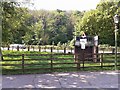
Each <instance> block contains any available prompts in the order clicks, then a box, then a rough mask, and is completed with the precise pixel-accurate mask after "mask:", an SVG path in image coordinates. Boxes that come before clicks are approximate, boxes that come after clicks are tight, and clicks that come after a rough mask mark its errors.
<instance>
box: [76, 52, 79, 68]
mask: <svg viewBox="0 0 120 90" xmlns="http://www.w3.org/2000/svg"><path fill="white" fill-rule="evenodd" d="M79 57H80V54H78V55H77V58H76V59H77V60H76V61H77V70H79V69H80V58H79Z"/></svg>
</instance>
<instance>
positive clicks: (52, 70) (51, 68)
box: [50, 47, 53, 71]
mask: <svg viewBox="0 0 120 90" xmlns="http://www.w3.org/2000/svg"><path fill="white" fill-rule="evenodd" d="M52 52H53V48H52V47H51V59H50V60H51V71H53V59H52V58H53V53H52Z"/></svg>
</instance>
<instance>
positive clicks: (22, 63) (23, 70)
mask: <svg viewBox="0 0 120 90" xmlns="http://www.w3.org/2000/svg"><path fill="white" fill-rule="evenodd" d="M22 72H23V73H24V54H22Z"/></svg>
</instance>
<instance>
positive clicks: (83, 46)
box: [80, 39, 87, 49]
mask: <svg viewBox="0 0 120 90" xmlns="http://www.w3.org/2000/svg"><path fill="white" fill-rule="evenodd" d="M86 43H87V39H80V44H81V49H85V44H86Z"/></svg>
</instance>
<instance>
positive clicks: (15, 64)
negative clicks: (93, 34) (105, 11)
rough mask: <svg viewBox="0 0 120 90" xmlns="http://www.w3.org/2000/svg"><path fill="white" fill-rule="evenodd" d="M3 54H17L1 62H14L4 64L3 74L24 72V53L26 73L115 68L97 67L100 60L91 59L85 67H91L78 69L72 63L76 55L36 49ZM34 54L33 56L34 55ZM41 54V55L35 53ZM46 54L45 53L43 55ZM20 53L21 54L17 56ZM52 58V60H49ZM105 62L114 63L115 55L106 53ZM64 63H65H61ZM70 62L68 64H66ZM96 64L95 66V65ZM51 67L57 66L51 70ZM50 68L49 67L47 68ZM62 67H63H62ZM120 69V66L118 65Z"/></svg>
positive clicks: (86, 62) (106, 64)
mask: <svg viewBox="0 0 120 90" xmlns="http://www.w3.org/2000/svg"><path fill="white" fill-rule="evenodd" d="M2 54H3V55H6V54H11V55H16V56H4V57H3V58H4V60H3V61H2V62H1V63H2V65H5V64H7V65H9V64H12V66H2V73H3V74H22V70H21V69H22V54H27V55H25V56H24V58H25V60H24V64H25V66H24V69H27V70H25V71H24V74H27V73H31V74H32V73H48V72H67V71H101V70H114V67H103V68H101V67H97V66H100V65H101V64H100V62H97V63H95V62H91V61H85V62H84V63H85V65H84V67H89V68H84V69H83V68H80V69H77V68H76V67H77V64H70V63H74V55H69V54H68V55H59V54H55V53H53V54H55V55H52V56H51V53H47V52H35V51H26V52H25V51H2ZM33 54H34V56H31V55H33ZM35 54H39V55H37V56H36V55H35ZM42 54H44V55H45V56H44V55H42ZM17 55H19V56H17ZM51 57H52V63H54V64H53V65H52V66H51V64H50V63H51ZM49 59H50V60H49ZM118 60H120V56H118ZM103 61H104V62H105V63H103V65H104V66H108V65H114V55H104V60H103ZM107 61H110V63H107ZM59 63H63V64H59ZM64 63H68V64H64ZM82 63H83V62H82V61H81V64H80V66H81V67H83V64H82ZM93 66H95V67H93ZM51 67H53V68H55V69H52V70H51ZM71 67H73V68H71ZM46 68H49V69H46ZM60 68H61V69H60ZM118 68H119V69H120V67H118Z"/></svg>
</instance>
